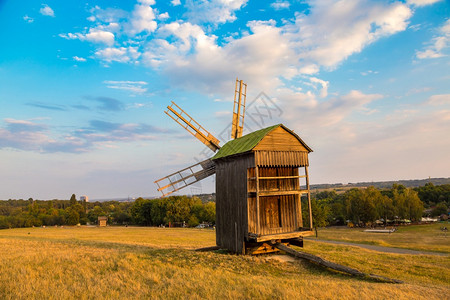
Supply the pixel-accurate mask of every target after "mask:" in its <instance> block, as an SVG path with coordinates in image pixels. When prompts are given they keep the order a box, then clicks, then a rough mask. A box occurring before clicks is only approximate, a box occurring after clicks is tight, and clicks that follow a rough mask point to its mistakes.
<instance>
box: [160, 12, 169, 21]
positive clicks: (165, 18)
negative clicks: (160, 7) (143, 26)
mask: <svg viewBox="0 0 450 300" xmlns="http://www.w3.org/2000/svg"><path fill="white" fill-rule="evenodd" d="M168 18H169V13H168V12H165V13H163V14H159V15H158V20H161V21H165V20H167V19H168Z"/></svg>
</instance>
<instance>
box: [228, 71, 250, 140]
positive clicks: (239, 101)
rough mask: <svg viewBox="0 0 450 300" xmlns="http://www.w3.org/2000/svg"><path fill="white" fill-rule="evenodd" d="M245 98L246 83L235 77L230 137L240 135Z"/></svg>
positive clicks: (242, 125) (242, 126) (242, 128)
mask: <svg viewBox="0 0 450 300" xmlns="http://www.w3.org/2000/svg"><path fill="white" fill-rule="evenodd" d="M246 98H247V84H245V83H244V82H243V81H242V80H239V79H237V78H236V87H235V89H234V105H233V124H232V126H231V139H232V140H234V139H237V138H240V137H241V136H242V132H243V130H244V116H245V100H246Z"/></svg>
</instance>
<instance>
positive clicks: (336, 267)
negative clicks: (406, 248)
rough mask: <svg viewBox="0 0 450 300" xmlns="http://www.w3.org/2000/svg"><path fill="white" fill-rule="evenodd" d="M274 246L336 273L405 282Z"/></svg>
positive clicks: (283, 246)
mask: <svg viewBox="0 0 450 300" xmlns="http://www.w3.org/2000/svg"><path fill="white" fill-rule="evenodd" d="M274 246H275V247H276V248H278V249H280V250H283V251H284V252H286V253H288V254H290V255H292V256H295V257H298V258H302V259H306V260H308V261H310V262H313V263H315V264H318V265H321V266H323V267H326V268H330V269H333V270H336V271H339V272H343V273H347V274H350V275H353V276H358V277H367V278H371V279H375V280H378V281H383V282H389V283H403V281H401V280H397V279H391V278H387V277H384V276H379V275H374V274H367V273H363V272H361V271H359V270H356V269H353V268H350V267H346V266H343V265H339V264H336V263H334V262H331V261H328V260H326V259H323V258H321V257H319V256H315V255H312V254H309V253H305V252H300V251H295V250H294V249H292V248H289V247H287V246H286V245H283V244H281V243H276V244H274Z"/></svg>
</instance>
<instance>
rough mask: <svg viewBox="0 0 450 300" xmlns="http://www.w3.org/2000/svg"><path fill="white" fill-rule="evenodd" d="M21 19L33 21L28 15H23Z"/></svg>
mask: <svg viewBox="0 0 450 300" xmlns="http://www.w3.org/2000/svg"><path fill="white" fill-rule="evenodd" d="M23 19H24V20H25V21H26V22H28V23H33V22H34V19H33V18H31V17H29V16H28V15H25V16H23Z"/></svg>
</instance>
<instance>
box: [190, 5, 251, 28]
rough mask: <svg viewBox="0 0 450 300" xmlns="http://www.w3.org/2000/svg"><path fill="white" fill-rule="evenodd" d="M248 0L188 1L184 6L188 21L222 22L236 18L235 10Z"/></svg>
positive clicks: (195, 22)
mask: <svg viewBox="0 0 450 300" xmlns="http://www.w3.org/2000/svg"><path fill="white" fill-rule="evenodd" d="M247 1H248V0H211V1H188V2H187V3H186V6H187V8H188V12H187V13H186V16H187V17H188V21H189V22H190V23H194V24H203V23H213V24H223V23H227V22H232V21H234V20H236V15H235V11H237V10H239V9H241V7H243V6H244V5H245V4H246V3H247Z"/></svg>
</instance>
